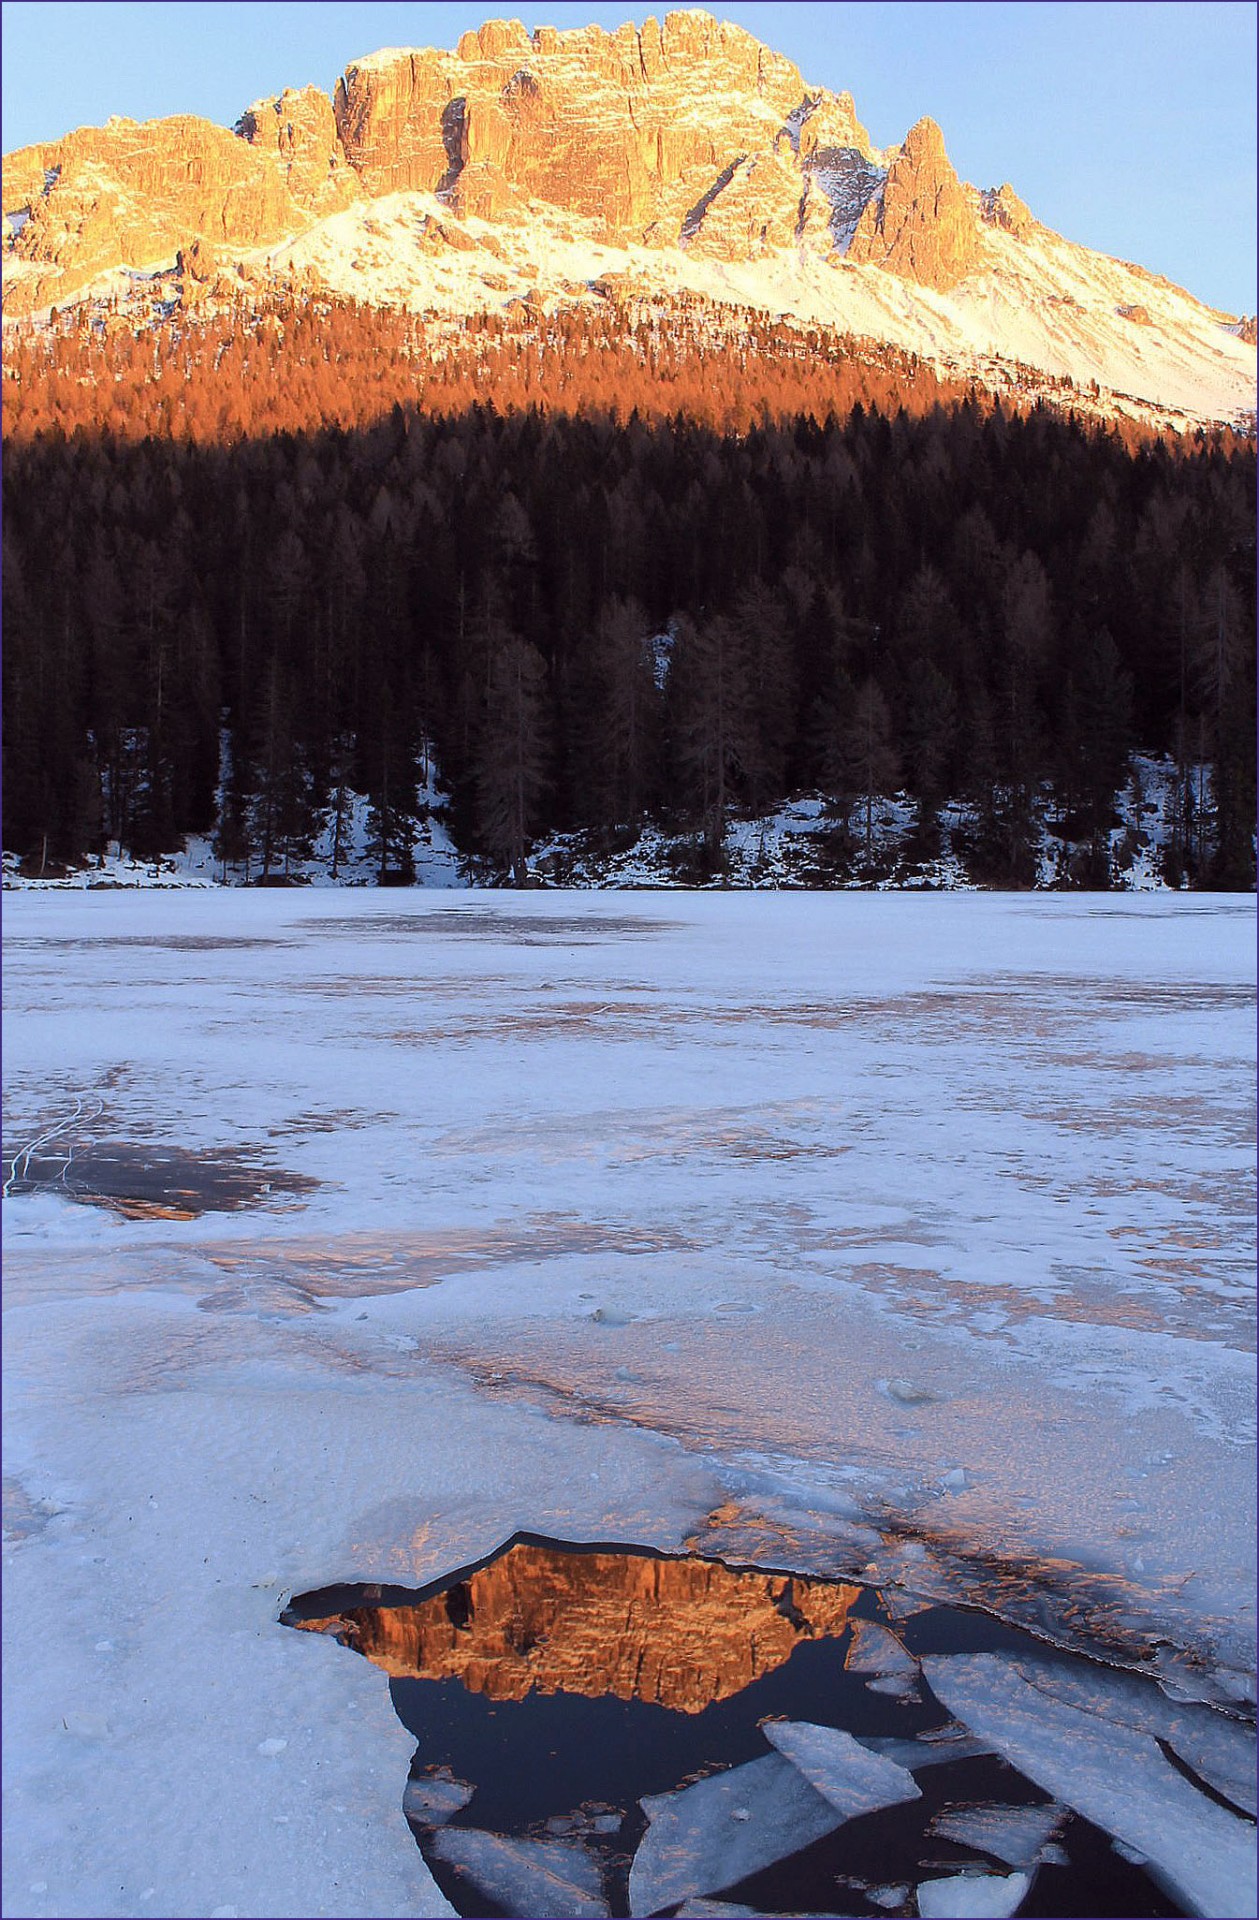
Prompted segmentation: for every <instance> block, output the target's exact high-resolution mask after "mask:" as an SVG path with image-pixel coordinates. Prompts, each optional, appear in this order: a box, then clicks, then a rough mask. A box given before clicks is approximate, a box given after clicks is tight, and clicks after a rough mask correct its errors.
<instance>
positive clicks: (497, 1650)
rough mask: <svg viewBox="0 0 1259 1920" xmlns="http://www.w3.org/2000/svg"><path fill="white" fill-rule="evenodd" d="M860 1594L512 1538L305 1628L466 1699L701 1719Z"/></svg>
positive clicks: (701, 1564)
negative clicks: (597, 1704)
mask: <svg viewBox="0 0 1259 1920" xmlns="http://www.w3.org/2000/svg"><path fill="white" fill-rule="evenodd" d="M859 1592H860V1589H859V1588H857V1587H848V1586H834V1585H831V1584H829V1583H827V1582H825V1581H819V1580H806V1579H802V1578H801V1577H800V1576H799V1575H793V1574H781V1573H758V1572H734V1571H732V1570H731V1569H730V1568H729V1567H725V1566H722V1565H721V1564H720V1563H719V1562H717V1561H711V1560H657V1559H654V1558H652V1557H650V1556H649V1555H645V1554H628V1553H579V1552H566V1551H565V1550H564V1549H562V1548H558V1547H555V1548H551V1547H535V1546H530V1545H527V1544H525V1543H517V1544H516V1545H515V1546H513V1547H510V1548H509V1549H508V1551H507V1552H506V1553H504V1554H502V1555H501V1556H500V1558H499V1559H497V1560H495V1561H494V1562H493V1563H492V1565H490V1566H488V1567H484V1568H482V1569H481V1571H480V1572H479V1573H474V1574H472V1575H471V1576H470V1577H469V1578H468V1579H467V1580H462V1581H460V1582H458V1584H457V1585H455V1586H453V1587H450V1588H448V1589H447V1590H446V1591H445V1592H444V1593H439V1594H435V1595H433V1596H432V1597H431V1598H430V1599H428V1600H424V1601H422V1602H421V1603H420V1604H419V1605H418V1606H413V1607H363V1608H357V1609H353V1610H351V1611H349V1612H346V1613H343V1614H338V1615H335V1616H333V1617H330V1618H328V1619H323V1620H308V1621H305V1622H303V1623H302V1624H303V1625H304V1626H305V1627H306V1628H307V1629H308V1630H309V1631H313V1632H316V1633H336V1634H337V1635H338V1636H339V1637H341V1638H342V1639H344V1640H345V1641H346V1642H347V1644H348V1645H350V1646H352V1647H354V1648H355V1649H357V1651H358V1652H360V1653H363V1654H365V1655H366V1656H367V1658H368V1659H369V1660H372V1661H374V1662H375V1664H376V1665H377V1666H379V1667H383V1668H384V1670H385V1672H386V1673H388V1674H390V1675H391V1676H393V1677H394V1678H411V1679H425V1680H447V1679H459V1680H462V1681H463V1683H464V1685H465V1686H466V1687H468V1688H469V1689H470V1690H471V1691H472V1692H474V1693H484V1694H488V1695H489V1696H490V1697H491V1698H492V1699H496V1700H522V1699H524V1697H525V1695H526V1694H528V1693H530V1692H531V1691H537V1692H538V1693H577V1694H585V1695H587V1696H596V1695H604V1694H611V1695H613V1696H615V1697H616V1698H617V1699H620V1700H647V1701H654V1702H655V1703H656V1704H658V1705H660V1706H663V1707H669V1708H672V1709H673V1710H674V1711H675V1712H681V1713H700V1712H702V1711H703V1709H704V1708H705V1707H707V1706H710V1705H711V1704H712V1702H713V1701H715V1700H725V1699H728V1698H729V1697H730V1695H731V1694H735V1693H739V1692H740V1691H741V1690H742V1689H743V1688H744V1687H746V1686H748V1685H749V1684H750V1683H751V1682H752V1681H753V1680H756V1679H759V1677H760V1676H761V1675H762V1674H764V1673H770V1672H772V1671H773V1670H774V1669H775V1668H776V1667H780V1666H782V1665H783V1664H784V1662H785V1661H786V1660H788V1659H789V1658H790V1656H791V1654H792V1653H793V1651H794V1650H795V1648H796V1647H797V1646H798V1645H799V1644H800V1642H801V1641H802V1640H814V1639H823V1638H828V1637H829V1638H834V1637H837V1636H838V1635H840V1634H842V1633H843V1632H844V1631H845V1629H846V1627H847V1624H848V1615H849V1610H850V1609H851V1607H852V1604H853V1602H854V1601H855V1600H856V1598H857V1596H858V1594H859Z"/></svg>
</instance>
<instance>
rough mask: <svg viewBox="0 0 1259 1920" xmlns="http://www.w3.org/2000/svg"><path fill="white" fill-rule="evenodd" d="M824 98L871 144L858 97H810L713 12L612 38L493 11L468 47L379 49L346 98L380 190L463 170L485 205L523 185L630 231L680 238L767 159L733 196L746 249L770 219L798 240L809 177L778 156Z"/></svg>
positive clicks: (362, 65)
mask: <svg viewBox="0 0 1259 1920" xmlns="http://www.w3.org/2000/svg"><path fill="white" fill-rule="evenodd" d="M819 108H822V109H823V111H822V115H821V124H825V123H826V122H827V121H828V120H829V121H832V122H834V123H835V124H837V125H840V126H841V127H842V130H843V136H842V137H843V138H844V139H845V140H846V141H847V142H848V143H850V144H859V145H861V146H862V147H863V150H864V151H865V152H866V153H867V154H868V152H869V141H868V139H867V138H866V136H865V133H864V130H863V129H861V128H860V127H859V126H858V124H857V122H856V118H855V114H854V112H853V107H852V101H851V99H850V98H849V97H848V96H846V95H841V96H839V97H838V98H836V97H835V96H830V95H818V96H816V98H815V99H814V100H813V101H810V100H809V97H808V96H807V94H806V90H805V87H804V83H803V81H802V80H801V77H800V73H799V70H798V68H796V67H795V66H793V64H792V63H791V61H789V60H786V59H784V58H782V57H781V56H780V55H778V54H775V53H773V52H771V51H770V49H769V48H767V47H763V46H761V45H760V43H759V42H758V41H756V40H755V39H753V37H752V36H751V34H749V33H745V32H744V31H743V29H742V28H741V27H734V26H730V25H728V24H723V23H719V22H718V21H716V20H714V19H712V18H711V17H710V16H709V15H708V14H704V13H699V12H689V13H671V14H669V15H668V16H667V17H666V18H665V20H664V22H663V24H661V23H660V22H658V21H656V20H647V21H645V22H644V24H643V27H642V29H641V31H638V30H637V29H635V28H634V27H632V26H624V27H620V28H618V29H617V31H616V32H615V33H611V34H609V33H605V32H604V31H603V29H602V28H601V27H586V28H581V29H578V30H575V31H572V32H559V31H557V30H556V29H555V28H553V27H540V28H538V29H537V31H536V32H535V33H533V34H532V35H530V34H528V33H527V32H526V31H525V29H524V27H523V26H521V24H520V22H519V21H515V20H511V21H502V20H493V21H489V22H488V23H487V24H486V25H485V26H483V27H482V28H481V29H480V30H479V31H478V32H477V33H466V34H465V35H464V36H463V38H462V39H461V40H460V42H459V46H458V49H457V51H456V52H455V53H453V54H449V53H438V52H433V51H427V52H423V53H413V52H385V53H377V54H373V55H372V57H371V58H370V59H368V60H362V61H359V62H357V63H356V64H354V65H352V66H350V67H347V69H346V71H345V73H344V75H343V77H342V78H341V80H340V81H338V83H337V90H336V98H335V110H336V120H337V128H338V131H339V133H340V136H341V140H342V142H343V144H344V147H345V151H346V154H347V156H348V158H349V160H350V162H351V164H352V165H353V166H354V167H355V169H356V170H357V171H358V173H359V175H360V177H361V178H362V180H363V182H364V184H365V186H366V188H367V190H368V192H369V193H373V194H381V193H389V192H394V191H397V190H398V189H400V188H409V187H410V188H414V187H420V188H424V189H427V190H428V191H430V192H437V193H441V194H443V195H452V196H453V195H456V194H463V195H466V193H467V190H468V184H470V183H467V184H464V182H463V176H464V175H465V173H466V172H467V171H468V170H470V169H473V168H476V169H480V170H483V172H482V175H481V184H480V185H479V186H478V188H477V197H478V199H479V200H480V201H481V202H483V203H484V202H487V201H488V202H493V201H494V200H495V198H496V197H501V196H504V195H506V194H507V193H508V192H510V193H511V194H512V196H513V197H517V196H518V197H519V198H522V199H526V200H528V199H533V200H541V201H545V202H547V203H549V204H550V205H552V206H557V207H562V208H564V209H565V210H567V211H568V212H570V213H576V214H579V215H581V216H583V217H584V218H587V219H591V220H594V221H597V222H600V223H602V224H603V225H604V226H605V227H606V230H607V232H608V233H609V234H610V235H612V236H615V237H617V238H622V239H635V240H643V239H654V240H656V241H657V242H660V243H664V242H666V241H668V240H669V239H670V238H671V239H673V240H676V238H677V236H678V234H679V233H680V232H681V231H682V229H683V227H684V225H685V223H686V221H687V219H688V217H690V216H691V215H692V214H693V212H694V209H695V208H696V207H698V206H699V204H700V203H701V201H703V200H704V198H705V196H706V195H710V194H713V195H714V197H717V194H715V193H714V190H715V189H718V182H719V181H722V180H723V176H726V175H728V174H729V170H730V169H731V168H732V167H735V168H738V167H740V166H744V167H745V172H744V175H743V180H744V182H745V183H746V182H748V181H749V180H750V179H751V178H752V177H753V175H754V174H755V172H756V171H757V169H755V168H753V167H752V165H751V164H750V163H751V162H753V161H755V160H760V161H761V162H763V165H762V166H761V167H760V169H759V172H760V179H759V180H757V181H756V185H755V188H754V190H753V191H752V192H750V193H745V194H744V195H743V196H742V197H743V201H744V202H745V210H744V213H743V214H742V215H739V214H734V213H732V212H731V208H732V207H733V205H734V202H733V201H731V200H730V199H729V197H727V199H726V204H725V206H724V207H723V209H722V213H723V216H724V217H725V221H726V224H727V225H728V227H729V228H730V231H731V234H732V235H733V236H735V237H734V238H733V242H732V243H733V244H734V245H735V246H736V247H743V246H744V245H745V242H744V239H743V236H744V235H745V234H747V235H748V236H749V237H748V239H747V241H746V245H747V246H749V247H752V248H753V249H754V248H755V247H756V246H757V245H758V244H760V229H761V227H762V226H767V225H773V226H774V228H775V230H776V231H777V232H779V233H781V234H783V235H785V237H786V238H788V239H789V238H791V237H792V235H793V234H794V231H795V224H796V216H797V213H798V203H799V198H800V191H801V184H802V183H801V180H800V175H799V171H798V168H796V167H795V166H791V167H788V168H786V169H780V168H778V167H776V166H775V165H774V164H773V155H774V147H775V142H776V140H777V139H778V137H779V136H780V135H785V136H786V138H787V140H788V158H789V159H792V160H794V153H793V148H794V147H795V146H797V145H798V144H799V138H800V131H801V128H802V126H803V125H804V124H805V123H806V121H807V119H808V118H809V117H810V115H816V114H817V113H818V111H819ZM793 124H794V135H795V138H794V139H793ZM816 138H817V135H816V133H815V135H814V144H816ZM780 176H781V177H780ZM762 188H763V189H764V190H765V192H766V195H767V212H766V215H765V219H764V220H758V209H757V206H756V204H755V203H756V201H757V199H758V196H759V194H760V191H761V189H762ZM718 192H719V190H718ZM702 217H703V216H702V214H700V215H697V216H696V218H695V224H696V226H698V224H699V221H700V220H701V219H702ZM734 257H735V258H739V257H747V254H746V251H744V252H743V253H739V252H736V254H735V255H734Z"/></svg>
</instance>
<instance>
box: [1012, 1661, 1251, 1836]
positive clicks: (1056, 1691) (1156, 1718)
mask: <svg viewBox="0 0 1259 1920" xmlns="http://www.w3.org/2000/svg"><path fill="white" fill-rule="evenodd" d="M1017 1666H1018V1670H1019V1672H1020V1673H1021V1674H1022V1676H1023V1678H1024V1679H1025V1680H1030V1681H1031V1683H1032V1685H1033V1686H1034V1687H1036V1688H1037V1689H1038V1690H1039V1691H1040V1692H1041V1693H1048V1694H1051V1695H1052V1696H1053V1698H1054V1699H1056V1700H1062V1701H1064V1702H1065V1703H1066V1704H1067V1705H1068V1706H1073V1707H1081V1708H1083V1710H1084V1711H1085V1712H1086V1713H1095V1714H1098V1715H1099V1716H1100V1717H1101V1718H1102V1719H1103V1720H1114V1721H1117V1722H1118V1724H1119V1725H1120V1726H1123V1727H1134V1728H1136V1729H1137V1731H1138V1732H1141V1733H1151V1734H1153V1735H1154V1737H1155V1738H1156V1739H1159V1740H1166V1742H1167V1744H1168V1746H1170V1747H1172V1748H1173V1749H1174V1750H1175V1751H1176V1753H1178V1754H1179V1755H1180V1758H1181V1759H1182V1760H1184V1761H1185V1762H1186V1763H1187V1764H1188V1765H1189V1766H1190V1767H1192V1768H1193V1771H1194V1772H1195V1773H1196V1774H1198V1775H1199V1776H1200V1778H1201V1779H1203V1780H1205V1781H1206V1782H1207V1784H1208V1786H1212V1787H1214V1788H1215V1790H1216V1792H1217V1793H1221V1794H1223V1795H1224V1797H1225V1799H1227V1800H1231V1801H1232V1802H1233V1804H1234V1806H1238V1807H1242V1808H1244V1809H1245V1811H1246V1812H1247V1813H1250V1814H1253V1813H1255V1812H1256V1805H1255V1800H1256V1795H1255V1762H1256V1748H1255V1730H1254V1728H1253V1727H1250V1726H1243V1725H1242V1724H1241V1723H1240V1722H1239V1721H1237V1720H1229V1719H1226V1718H1225V1716H1224V1715H1223V1714H1222V1713H1217V1712H1215V1711H1214V1710H1213V1709H1212V1708H1210V1707H1205V1706H1200V1705H1198V1703H1197V1702H1195V1701H1183V1700H1169V1699H1168V1697H1167V1695H1166V1694H1165V1693H1164V1692H1163V1691H1162V1689H1161V1688H1160V1687H1158V1686H1157V1685H1156V1684H1155V1683H1154V1682H1153V1681H1150V1680H1144V1679H1142V1678H1141V1677H1140V1676H1139V1675H1138V1674H1134V1673H1125V1672H1123V1671H1121V1670H1120V1669H1118V1668H1115V1667H1102V1666H1098V1665H1097V1664H1096V1663H1094V1662H1091V1661H1090V1662H1086V1661H1083V1660H1070V1661H1067V1660H1035V1659H1030V1658H1027V1657H1023V1656H1021V1657H1020V1658H1019V1660H1018V1661H1017Z"/></svg>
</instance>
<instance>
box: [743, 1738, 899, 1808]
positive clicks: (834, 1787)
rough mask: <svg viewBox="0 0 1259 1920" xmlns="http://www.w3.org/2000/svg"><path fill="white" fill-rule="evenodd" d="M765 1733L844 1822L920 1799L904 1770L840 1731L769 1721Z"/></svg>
mask: <svg viewBox="0 0 1259 1920" xmlns="http://www.w3.org/2000/svg"><path fill="white" fill-rule="evenodd" d="M761 1731H762V1733H763V1734H764V1735H765V1738H766V1739H767V1740H768V1741H770V1742H771V1743H772V1745H774V1746H775V1747H777V1749H778V1751H779V1753H781V1754H782V1755H783V1756H784V1758H785V1759H787V1760H790V1762H791V1764H792V1766H794V1767H798V1768H799V1769H800V1772H801V1773H802V1774H803V1775H804V1777H805V1779H806V1780H807V1781H808V1782H809V1785H810V1786H811V1787H813V1788H815V1789H816V1791H817V1792H818V1793H820V1794H821V1795H822V1798H823V1799H824V1800H829V1802H830V1804H831V1805H832V1806H833V1807H834V1809H835V1811H836V1812H837V1813H839V1814H841V1815H842V1816H843V1818H844V1819H845V1820H855V1819H856V1818H857V1816H858V1814H862V1813H873V1812H874V1811H875V1810H876V1809H877V1808H879V1807H894V1806H896V1805H897V1804H898V1803H899V1802H900V1801H902V1800H916V1799H918V1797H919V1795H920V1794H921V1792H922V1789H921V1788H920V1787H919V1786H918V1784H917V1782H916V1781H915V1779H914V1777H913V1775H912V1774H911V1773H908V1772H906V1770H905V1768H904V1767H900V1766H897V1764H896V1762H895V1761H894V1760H888V1759H886V1758H885V1757H884V1756H883V1755H881V1754H877V1753H871V1752H870V1750H869V1748H868V1747H863V1746H862V1745H861V1743H860V1741H858V1740H854V1739H853V1736H852V1735H851V1734H850V1733H845V1732H843V1730H842V1729H841V1728H839V1727H819V1726H815V1725H813V1724H812V1722H810V1721H808V1720H767V1721H765V1723H764V1725H763V1726H762V1728H761Z"/></svg>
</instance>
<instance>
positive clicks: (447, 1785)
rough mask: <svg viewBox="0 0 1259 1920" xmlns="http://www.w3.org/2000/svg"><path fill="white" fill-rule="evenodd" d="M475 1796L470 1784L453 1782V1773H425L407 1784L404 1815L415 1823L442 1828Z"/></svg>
mask: <svg viewBox="0 0 1259 1920" xmlns="http://www.w3.org/2000/svg"><path fill="white" fill-rule="evenodd" d="M475 1792H476V1788H475V1787H471V1786H469V1785H468V1782H467V1781H466V1780H455V1779H452V1778H451V1775H450V1774H449V1772H444V1773H424V1774H421V1775H420V1776H419V1778H418V1779H414V1780H408V1781H407V1784H406V1789H405V1791H404V1793H403V1795H402V1811H403V1813H405V1814H406V1815H407V1817H408V1818H409V1819H411V1820H418V1821H420V1822H422V1823H423V1824H424V1825H426V1826H430V1827H440V1826H443V1825H444V1824H445V1822H446V1821H447V1820H449V1819H451V1818H452V1817H453V1816H454V1815H455V1814H456V1813H458V1812H459V1811H460V1809H461V1808H462V1807H466V1806H467V1804H468V1802H469V1800H471V1798H472V1796H473V1794H474V1793H475Z"/></svg>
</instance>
